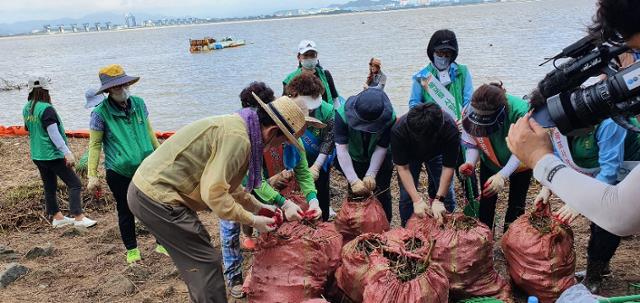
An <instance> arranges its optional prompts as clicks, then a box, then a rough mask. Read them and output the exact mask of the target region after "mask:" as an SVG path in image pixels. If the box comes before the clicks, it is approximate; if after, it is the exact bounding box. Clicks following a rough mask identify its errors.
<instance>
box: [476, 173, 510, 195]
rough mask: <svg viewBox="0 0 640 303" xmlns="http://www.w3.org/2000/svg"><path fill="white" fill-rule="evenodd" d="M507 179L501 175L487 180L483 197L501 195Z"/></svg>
mask: <svg viewBox="0 0 640 303" xmlns="http://www.w3.org/2000/svg"><path fill="white" fill-rule="evenodd" d="M505 181H506V180H505V178H504V177H503V176H502V175H501V174H495V175H493V176H491V178H489V180H487V182H486V183H485V184H484V188H483V189H482V196H483V197H491V196H495V195H497V194H498V193H500V192H501V191H502V190H503V189H504V183H505Z"/></svg>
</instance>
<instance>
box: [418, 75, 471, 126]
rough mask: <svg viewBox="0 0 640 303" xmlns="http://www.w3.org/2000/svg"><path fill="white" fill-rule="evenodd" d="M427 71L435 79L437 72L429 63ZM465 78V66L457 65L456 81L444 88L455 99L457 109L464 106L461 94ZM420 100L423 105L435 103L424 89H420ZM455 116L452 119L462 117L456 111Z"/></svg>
mask: <svg viewBox="0 0 640 303" xmlns="http://www.w3.org/2000/svg"><path fill="white" fill-rule="evenodd" d="M427 71H428V72H429V73H431V74H432V75H433V76H434V77H436V79H437V77H438V70H437V69H436V68H435V67H434V66H433V64H431V63H429V65H428V66H427ZM466 77H467V66H466V65H462V64H458V70H457V71H456V80H455V81H453V82H451V83H449V85H447V86H445V87H446V88H447V90H448V91H449V92H450V93H451V95H453V97H454V98H455V99H456V103H457V105H458V108H460V109H461V108H462V107H463V104H464V95H463V93H464V83H465V81H466ZM422 99H423V101H424V103H435V101H434V100H433V98H431V96H429V93H427V91H426V90H425V89H424V88H423V89H422ZM456 114H457V115H458V117H453V118H455V119H456V120H457V119H460V118H461V117H462V115H461V113H460V112H459V111H456Z"/></svg>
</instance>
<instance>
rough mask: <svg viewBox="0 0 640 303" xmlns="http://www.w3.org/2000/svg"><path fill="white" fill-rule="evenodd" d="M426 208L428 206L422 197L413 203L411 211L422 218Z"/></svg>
mask: <svg viewBox="0 0 640 303" xmlns="http://www.w3.org/2000/svg"><path fill="white" fill-rule="evenodd" d="M427 208H429V206H428V205H427V203H426V202H424V200H423V199H420V201H419V202H418V203H413V213H414V214H416V216H418V217H419V218H424V215H425V214H426V213H427Z"/></svg>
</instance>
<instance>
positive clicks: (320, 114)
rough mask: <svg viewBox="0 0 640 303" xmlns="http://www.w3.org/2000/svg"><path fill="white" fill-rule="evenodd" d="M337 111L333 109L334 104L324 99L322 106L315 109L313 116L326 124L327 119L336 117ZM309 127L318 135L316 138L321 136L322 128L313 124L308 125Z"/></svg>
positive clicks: (330, 119)
mask: <svg viewBox="0 0 640 303" xmlns="http://www.w3.org/2000/svg"><path fill="white" fill-rule="evenodd" d="M335 113H336V112H335V110H334V109H333V105H331V104H330V103H329V102H325V101H322V103H321V104H320V107H318V108H316V109H315V110H314V113H313V116H314V117H315V118H316V119H318V120H320V122H322V123H325V124H326V123H327V121H332V120H333V119H334V118H335ZM307 129H308V130H310V131H311V132H312V133H313V135H314V136H316V138H320V134H321V132H322V129H320V128H315V127H311V126H309V127H307Z"/></svg>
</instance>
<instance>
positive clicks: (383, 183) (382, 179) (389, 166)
mask: <svg viewBox="0 0 640 303" xmlns="http://www.w3.org/2000/svg"><path fill="white" fill-rule="evenodd" d="M353 168H354V170H355V171H356V174H357V175H358V178H360V179H362V178H364V175H365V174H366V173H367V170H368V169H369V162H366V163H365V162H356V161H353ZM392 176H393V163H391V155H387V156H386V157H385V159H384V162H382V165H381V166H380V170H379V171H378V175H377V176H376V190H375V194H376V195H377V197H378V200H380V203H381V204H382V208H383V209H384V213H385V215H386V216H387V220H388V221H389V222H391V218H392V216H393V211H392V209H391V188H390V187H391V177H392Z"/></svg>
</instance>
